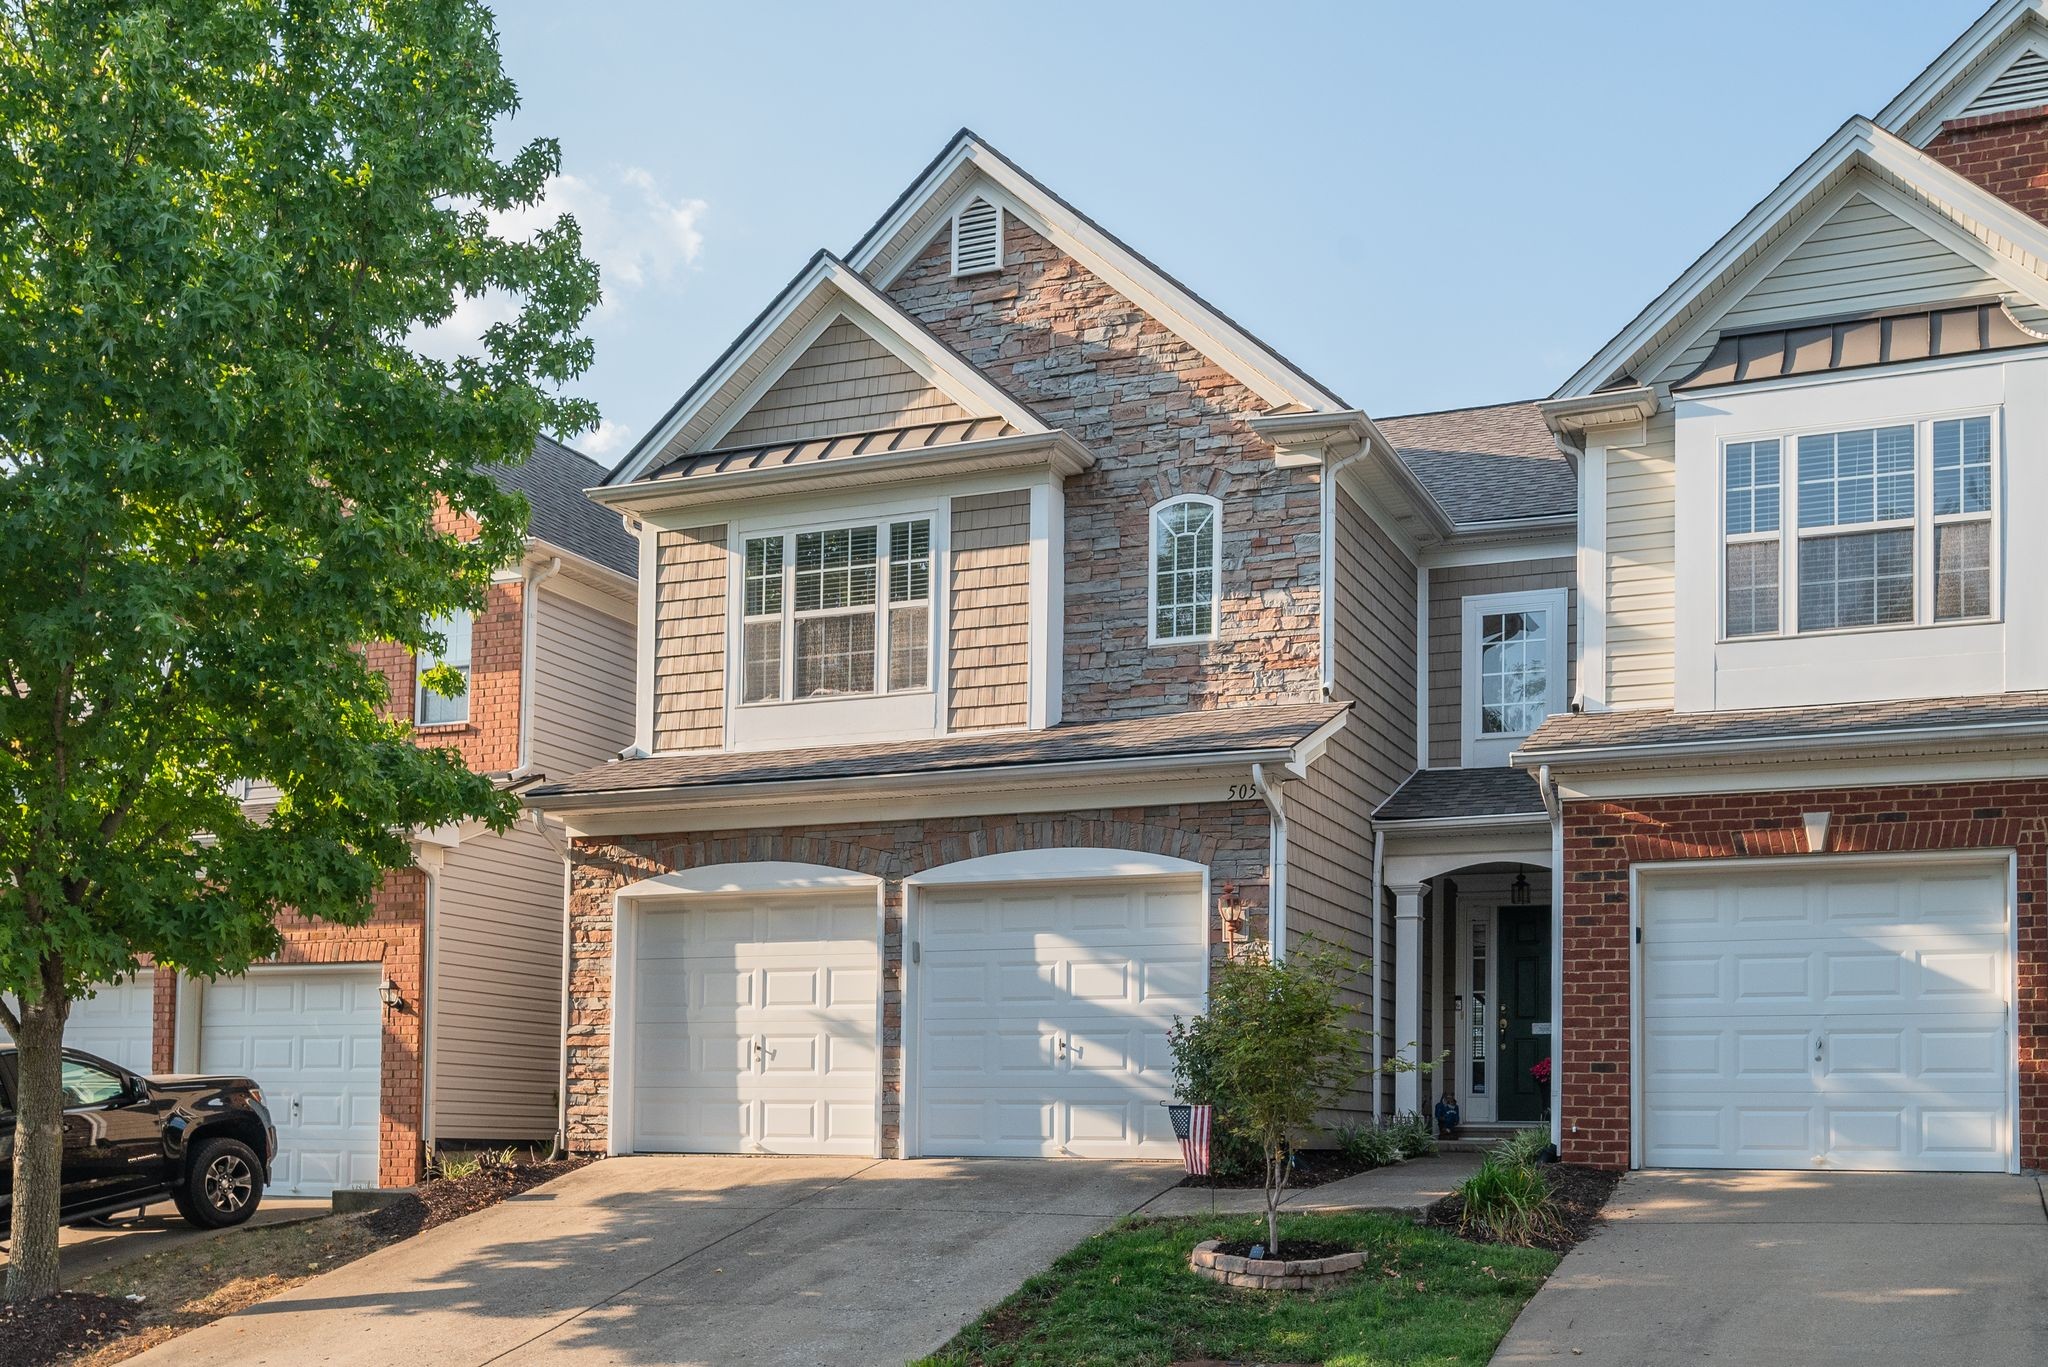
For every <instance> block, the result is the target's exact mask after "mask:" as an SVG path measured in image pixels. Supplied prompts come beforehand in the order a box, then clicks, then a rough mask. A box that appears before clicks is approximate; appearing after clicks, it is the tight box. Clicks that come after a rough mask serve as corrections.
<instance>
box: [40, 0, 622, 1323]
mask: <svg viewBox="0 0 2048 1367" xmlns="http://www.w3.org/2000/svg"><path fill="white" fill-rule="evenodd" d="M515 103H516V92H515V91H514V89H513V87H512V85H511V83H510V81H509V80H508V79H507V78H506V76H505V74H504V72H503V69H502V68H501V66H500V63H499V59H498V51H497V39H496V34H495V32H494V30H493V27H492V22H491V18H490V15H489V14H488V12H487V11H485V10H484V9H483V8H482V6H481V5H479V4H477V3H474V0H133V2H132V3H123V4H106V3H104V2H103V0H89V2H88V0H33V3H28V2H26V0H23V2H21V3H15V4H10V5H5V6H0V163H4V166H0V281H4V286H5V288H4V290H0V296H4V298H0V992H5V993H6V994H9V995H10V996H11V997H12V998H13V999H14V1001H15V1002H16V1003H17V1005H14V1006H12V1007H9V1006H7V1005H6V1004H5V1003H4V1002H0V1026H4V1027H5V1031H6V1036H7V1037H8V1038H10V1039H11V1040H12V1041H13V1042H14V1043H15V1045H16V1046H17V1049H18V1057H17V1060H16V1062H17V1081H18V1090H17V1096H16V1122H17V1129H16V1131H15V1143H14V1155H13V1162H14V1193H13V1195H14V1199H13V1208H12V1216H13V1220H12V1224H13V1235H12V1238H13V1245H12V1249H11V1257H10V1261H9V1265H8V1269H7V1294H8V1297H9V1299H11V1300H16V1301H20V1300H28V1299H33V1298H37V1297H41V1296H47V1295H49V1294H51V1293H53V1292H54V1291H55V1290H56V1289H57V1245H56V1238H57V1220H58V1194H59V1163H60V1156H61V1141H62V1125H63V1115H62V1095H61V1053H60V1050H61V1046H62V1042H63V1035H64V1024H65V1020H66V1018H67V1016H68V1014H69V1011H70V1004H71V1002H72V1001H73V1000H74V999H76V998H78V997H80V996H82V995H84V994H85V993H87V992H88V991H89V990H90V989H91V986H92V984H94V983H101V982H106V981H108V980H110V979H113V978H115V977H118V976H121V975H123V974H127V973H132V972H133V971H135V969H136V968H137V967H138V966H139V965H140V964H141V963H142V962H143V961H144V959H145V956H146V957H147V958H149V959H153V960H154V962H155V963H157V964H158V965H161V966H165V967H170V968H177V969H181V970H184V971H187V972H190V973H193V974H195V975H199V976H211V975H216V974H224V973H236V972H239V971H241V970H243V969H245V968H246V967H247V966H248V965H249V964H250V963H251V962H252V961H255V960H257V959H260V958H262V957H265V956H266V955H269V954H271V953H273V952H274V951H275V950H276V948H277V946H278V943H279V939H278V932H277V930H276V928H275V924H274V922H275V918H276V917H277V916H278V914H279V913H281V912H283V911H286V910H288V909H289V910H296V911H298V912H300V913H303V914H305V915H308V916H312V917H317V918H323V919H327V920H333V921H339V922H344V923H356V922H360V921H361V920H362V919H363V918H364V917H365V916H367V915H368V913H369V910H370V906H371V899H372V897H373V895H374V893H375V891H376V889H377V887H378V884H379V882H380V880H381V879H382V877H383V875H384V874H385V872H386V871H388V870H391V869H395V868H401V867H405V866H408V865H410V863H411V862H412V860H411V852H410V841H409V832H410V831H412V830H416V829H420V828H424V827H432V826H436V825H441V824H445V823H449V822H453V821H458V820H463V819H480V820H483V821H485V822H487V823H489V824H490V825H491V826H492V827H493V828H496V829H503V828H505V827H506V826H507V825H508V824H509V823H510V821H511V820H512V818H513V816H514V815H515V812H516V803H515V802H514V801H513V800H512V799H511V798H509V797H507V796H505V795H503V794H501V793H499V792H498V791H496V789H495V788H494V787H493V785H492V784H491V782H490V781H489V780H488V779H486V778H484V777H482V776H480V775H475V774H472V773H470V772H469V771H468V770H467V768H465V767H464V765H463V763H462V761H461V759H460V758H459V757H458V756H457V754H456V753H455V752H454V751H452V750H443V749H431V748H419V747H417V746H415V745H414V743H413V740H412V737H411V734H410V730H409V727H408V726H407V725H406V724H404V723H403V722H400V721H396V720H393V719H391V718H390V717H388V716H387V715H386V698H387V692H386V682H385V680H384V678H383V677H382V676H381V675H380V674H378V673H377V672H376V671H374V670H372V669H371V668H370V666H369V664H368V663H367V661H366V659H365V657H364V653H363V649H362V648H363V646H364V645H365V644H366V643H369V642H375V641H391V642H396V643H398V644H400V645H403V646H405V647H407V648H409V649H411V650H414V651H418V650H421V649H423V648H426V647H429V646H438V645H440V644H442V642H441V641H440V640H439V639H438V637H437V636H436V635H435V633H434V632H433V631H432V630H430V629H429V627H428V626H427V625H425V624H426V623H428V622H430V621H431V620H432V619H434V618H435V617H437V616H440V615H442V614H446V613H448V612H450V611H452V610H454V609H457V608H461V607H471V608H474V607H477V606H479V605H481V603H482V601H483V598H484V594H485V592H486V590H487V588H488V585H489V580H490V575H491V573H492V571H493V570H494V569H496V568H497V567H499V566H501V565H503V564H505V563H507V562H508V561H510V560H512V559H514V558H516V556H517V555H518V554H519V552H520V550H521V547H522V545H523V536H524V531H525V512H526V510H525V507H524V504H523V500H521V499H519V498H518V497H517V496H516V495H510V494H507V493H504V492H501V490H500V489H499V487H498V486H497V484H496V483H495V482H494V481H493V480H492V479H491V477H490V475H489V473H488V472H487V470H486V469H484V468H480V467H481V466H486V465H488V464H490V463H493V462H496V463H509V462H514V461H517V460H520V459H523V458H524V457H525V455H526V454H527V452H528V451H530V450H531V448H532V444H533V441H534V438H535V436H536V435H537V434H538V433H539V432H540V431H541V430H542V429H543V428H544V427H545V428H551V429H553V430H556V431H560V432H564V433H573V432H575V431H578V430H581V429H582V428H584V427H586V426H588V425H589V423H590V422H591V421H592V420H593V419H594V417H595V414H594V412H593V411H592V410H591V409H590V407H589V406H588V405H587V404H583V403H579V402H574V401H571V400H568V399H565V398H563V397H562V396H561V387H562V386H563V385H564V384H565V383H567V382H568V381H570V380H572V379H573V378H574V377H575V376H576V375H578V374H579V373H581V371H582V370H583V369H584V368H585V367H586V366H587V365H588V363H589V357H590V351H589V343H588V341H587V340H585V339H584V338H582V337H581V336H580V334H579V327H580V324H581V320H582V318H583V316H584V314H585V313H586V312H587V311H588V310H589V308H590V307H591V305H592V304H593V303H594V302H595V300H596V297H597V279H596V271H595V268H594V267H593V266H591V265H590V263H589V262H587V261H585V260H584V258H583V256H582V252H581V249H580V243H579V238H578V235H577V232H576V229H575V225H574V224H573V223H571V222H569V221H567V220H563V221H560V222H557V223H555V224H554V225H552V226H549V227H546V228H543V229H541V230H540V231H539V232H537V233H536V234H535V235H534V236H532V237H531V238H529V239H525V240H518V241H512V240H507V239H505V238H503V237H500V236H499V235H498V234H497V232H496V231H495V229H494V227H493V223H494V221H497V222H503V221H504V219H503V218H502V217H495V216H502V215H506V214H508V213H510V212H511V211H515V210H524V209H530V208H531V207H532V206H534V205H536V204H538V203H539V202H540V200H541V199H542V197H543V194H544V190H545V186H546V183H547V180H548V178H549V176H551V175H552V174H553V173H554V172H555V170H556V168H557V166H558V164H559V154H558V152H557V150H556V148H555V147H554V145H553V144H551V143H547V142H539V143H535V144H532V145H530V146H528V147H526V148H524V149H523V150H521V151H519V152H517V153H516V154H514V155H512V156H511V157H510V158H509V159H507V160H504V161H501V160H499V159H498V157H497V156H496V155H495V153H494V149H493V138H494V128H495V126H496V125H497V124H498V123H499V122H500V121H501V120H502V119H503V118H504V117H505V116H507V115H508V114H509V113H510V112H511V111H512V109H513V108H514V107H515ZM486 294H488V295H491V296H493V297H494V298H497V299H500V300H503V301H505V305H506V306H505V307H503V308H502V309H500V310H499V316H500V317H501V318H502V320H503V321H500V322H498V323H496V324H495V325H493V326H492V327H491V328H490V329H489V330H488V331H486V332H485V333H484V335H483V336H482V338H481V339H480V341H479V344H478V345H477V346H476V347H475V348H474V349H473V354H469V355H464V356H458V357H454V358H452V359H448V360H434V359H429V358H427V357H424V356H422V355H420V354H418V353H417V352H416V351H415V349H414V348H413V347H412V346H411V345H409V340H408V339H410V338H412V337H414V336H415V335H416V334H417V333H418V332H420V331H421V330H422V329H424V328H431V327H433V326H434V325H436V324H438V323H440V322H442V321H445V320H446V319H448V318H449V317H450V316H451V314H452V311H453V309H454V307H455V305H456V304H457V303H458V302H459V301H461V300H462V299H464V298H468V297H474V296H480V295H486ZM427 682H428V684H429V686H431V687H434V688H435V689H436V690H437V691H444V690H445V691H453V690H454V689H456V688H458V687H459V676H457V675H456V674H455V672H454V671H452V670H448V669H446V668H445V667H444V668H442V669H438V670H432V671H429V672H428V678H427ZM248 779H260V780H265V781H267V782H269V783H272V784H275V785H276V786H277V788H278V790H279V794H280V796H279V798H278V800H277V803H276V807H275V813H274V815H272V816H271V817H270V818H269V819H268V820H266V821H262V822H257V821H252V820H250V819H249V818H247V817H245V816H244V814H243V812H242V810H241V808H240V805H239V804H238V802H237V801H236V799H235V797H234V791H235V786H236V785H237V784H238V782H239V781H241V780H248Z"/></svg>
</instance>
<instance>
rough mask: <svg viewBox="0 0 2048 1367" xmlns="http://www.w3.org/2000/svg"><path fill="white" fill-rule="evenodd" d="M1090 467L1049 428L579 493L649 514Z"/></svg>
mask: <svg viewBox="0 0 2048 1367" xmlns="http://www.w3.org/2000/svg"><path fill="white" fill-rule="evenodd" d="M1094 468H1095V453H1094V452H1092V451H1090V450H1089V449H1088V448H1087V447H1085V446H1083V445H1081V443H1080V442H1078V441H1075V440H1074V439H1073V438H1072V437H1070V436H1068V435H1067V434H1066V432H1064V431H1061V430H1057V429H1055V430H1054V431H1050V432H1019V433H1015V434H1013V435H1011V436H1007V437H990V438H989V439H987V440H986V441H963V442H955V443H953V444H952V445H950V446H920V447H915V448H913V449H910V450H904V451H882V452H877V453H875V454H873V455H865V456H848V457H846V458H845V459H844V460H838V461H819V462H814V463H812V464H808V465H793V466H789V467H786V468H774V469H762V470H732V471H727V472H725V473H722V474H715V475H693V476H690V477H688V478H681V479H660V480H643V481H641V482H639V483H635V484H607V485H599V486H598V487H597V488H595V489H586V490H584V491H583V492H584V493H585V494H586V495H588V496H589V497H590V499H591V500H592V501H594V502H597V503H601V504H603V505H604V506H606V507H608V508H630V509H632V510H633V511H634V512H636V513H642V514H652V513H658V512H663V511H667V510H672V509H680V508H695V509H703V508H711V507H725V506H730V505H732V504H735V503H742V502H745V501H747V500H750V499H758V498H768V497H772V496H776V495H782V494H791V493H822V492H825V491H828V490H833V489H847V488H858V489H870V488H872V487H874V486H875V485H877V484H887V483H900V482H902V481H906V480H921V479H934V478H938V477H940V476H946V475H979V474H987V473H989V472H991V471H996V470H1024V471H1028V470H1040V469H1042V470H1046V471H1048V472H1050V473H1051V474H1052V475H1053V476H1055V477H1057V478H1059V479H1066V478H1068V477H1069V476H1072V475H1078V474H1081V473H1083V472H1084V471H1087V470H1092V469H1094Z"/></svg>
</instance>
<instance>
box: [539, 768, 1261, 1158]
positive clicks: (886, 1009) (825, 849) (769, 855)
mask: <svg viewBox="0 0 2048 1367" xmlns="http://www.w3.org/2000/svg"><path fill="white" fill-rule="evenodd" d="M1076 848H1091V849H1108V850H1130V851H1134V852H1137V853H1142V854H1151V855H1162V856H1165V857H1167V858H1171V859H1178V860H1185V861H1188V862H1189V863H1194V864H1200V865H1202V866H1203V867H1205V868H1207V869H1208V870H1209V875H1210V877H1209V883H1210V889H1211V894H1212V897H1211V905H1210V908H1209V915H1210V934H1211V937H1212V939H1215V938H1217V937H1218V936H1219V935H1220V920H1219V917H1218V915H1217V906H1218V905H1219V904H1220V903H1221V902H1222V900H1223V899H1224V898H1226V897H1233V898H1235V899H1236V901H1237V903H1238V904H1239V905H1240V906H1241V907H1242V908H1243V909H1244V912H1245V913H1246V915H1247V917H1248V918H1249V924H1250V928H1251V930H1252V933H1254V934H1255V935H1263V934H1264V933H1265V926H1266V920H1267V898H1266V888H1267V877H1268V869H1267V860H1268V854H1269V849H1270V841H1269V838H1268V830H1267V814H1266V810H1265V807H1264V805H1263V804H1261V803H1225V802H1214V803H1189V804H1183V805H1176V806H1162V807H1146V808H1136V809H1132V808H1118V809H1115V810H1096V811H1078V812H1064V813H1055V814H1043V813H1032V814H1026V815H1001V816H961V817H926V818H918V819H913V820H906V821H887V822H868V823H860V824H851V823H849V824H843V825H831V826H809V827H779V828H766V829H759V830H726V831H701V832H669V833H656V834H648V835H637V836H606V837H585V838H580V839H578V840H577V841H576V842H575V846H574V854H573V864H572V869H571V876H570V896H569V922H570V926H569V933H570V964H569V1030H568V1040H567V1048H568V1089H567V1098H566V1100H567V1117H566V1128H567V1138H568V1143H569V1146H570V1147H571V1148H572V1149H576V1150H578V1151H583V1152H597V1153H601V1152H604V1150H605V1147H606V1143H607V1135H606V1126H607V1123H608V1112H609V1106H610V1096H611V1078H610V1056H611V1042H612V989H611V973H612V945H613V917H614V913H615V901H616V898H617V895H618V893H619V891H620V890H621V889H623V888H626V887H628V886H630V885H631V884H634V883H639V882H643V881H645V880H648V879H653V878H659V877H661V876H663V875H665V874H668V873H672V872H675V871H677V870H683V869H691V868H701V867H705V866H709V865H726V864H742V863H749V862H766V861H773V862H786V863H792V864H810V865H819V866H822V867H825V868H831V869H843V870H846V871H847V872H850V873H858V874H865V875H869V876H872V877H875V878H879V879H881V880H882V881H883V886H884V893H883V929H882V934H883V952H882V963H883V1053H884V1083H883V1105H882V1116H881V1121H882V1131H883V1144H884V1149H883V1151H884V1152H885V1153H894V1152H896V1149H895V1147H894V1146H895V1144H896V1143H897V1139H898V1134H899V1130H898V1100H897V1099H898V1098H899V1097H900V1094H901V1058H902V1053H901V1036H900V1032H901V1027H902V1009H903V991H902V989H903V971H902V961H903V881H904V880H905V879H906V878H910V877H913V876H915V875H917V874H920V873H924V872H926V871H928V870H932V869H937V868H940V867H942V866H944V865H948V864H959V863H963V862H965V861H967V860H970V859H979V858H983V857H986V856H988V855H995V854H1007V853H1012V852H1018V851H1027V850H1063V849H1076Z"/></svg>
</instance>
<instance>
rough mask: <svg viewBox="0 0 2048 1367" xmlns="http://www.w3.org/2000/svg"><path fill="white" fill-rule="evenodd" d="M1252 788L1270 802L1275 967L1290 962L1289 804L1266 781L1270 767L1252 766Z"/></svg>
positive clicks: (1269, 893) (1269, 894)
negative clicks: (1288, 951)
mask: <svg viewBox="0 0 2048 1367" xmlns="http://www.w3.org/2000/svg"><path fill="white" fill-rule="evenodd" d="M1252 786H1254V787H1255V788H1257V789H1258V790H1259V796H1260V797H1262V798H1264V799H1265V800H1266V810H1267V811H1268V812H1270V813H1272V818H1273V819H1272V820H1271V821H1269V822H1268V823H1267V825H1266V831H1267V836H1266V842H1267V854H1266V943H1267V946H1268V948H1269V949H1270V950H1271V952H1272V956H1273V962H1274V963H1276V964H1277V963H1284V962H1286V960H1287V803H1286V802H1285V801H1284V800H1282V798H1281V796H1280V790H1279V789H1278V788H1276V787H1274V786H1273V783H1272V780H1271V779H1269V778H1267V777H1266V766H1265V765H1263V764H1254V765H1252Z"/></svg>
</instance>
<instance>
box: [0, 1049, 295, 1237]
mask: <svg viewBox="0 0 2048 1367" xmlns="http://www.w3.org/2000/svg"><path fill="white" fill-rule="evenodd" d="M14 1098H15V1051H14V1050H13V1049H11V1048H4V1049H0V1235H4V1234H5V1233H6V1232H7V1229H8V1225H9V1223H10V1217H11V1215H12V1214H13V1210H14V1129H15V1118H14ZM276 1156H277V1130H276V1128H275V1127H273V1126H272V1125H271V1123H270V1112H269V1111H268V1110H266V1109H264V1105H263V1091H262V1089H261V1088H259V1087H258V1086H257V1085H256V1084H255V1083H254V1082H251V1081H250V1080H249V1079H248V1078H245V1077H157V1078H150V1077H141V1076H139V1075H137V1074H135V1073H131V1072H129V1071H128V1070H127V1069H126V1068H123V1067H120V1066H119V1065H118V1064H113V1063H109V1062H107V1061H106V1060H105V1059H103V1058H95V1057H94V1056H93V1055H91V1054H86V1053H80V1052H79V1051H78V1050H76V1049H66V1050H65V1051H64V1205H63V1213H62V1217H61V1218H62V1219H63V1220H64V1222H65V1223H66V1224H74V1223H78V1222H80V1221H84V1220H90V1219H93V1218H95V1217H98V1216H102V1215H111V1214H117V1213H119V1212H121V1211H128V1210H138V1209H140V1208H141V1207H143V1206H147V1205H151V1204H153V1203H155V1202H158V1201H163V1200H170V1201H174V1202H176V1203H177V1207H178V1213H179V1214H180V1215H183V1216H184V1217H185V1218H186V1219H187V1220H189V1221H191V1222H192V1223H193V1224H195V1225H199V1226H201V1227H203V1228H206V1229H221V1228H224V1227H226V1226H228V1225H238V1224H240V1223H242V1221H244V1220H246V1219H248V1218H249V1217H250V1216H251V1215H253V1214H255V1213H256V1206H257V1203H258V1202H260V1201H261V1200H262V1199H263V1187H264V1184H265V1183H267V1182H268V1181H269V1180H270V1160H271V1159H272V1158H274V1157H276Z"/></svg>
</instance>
